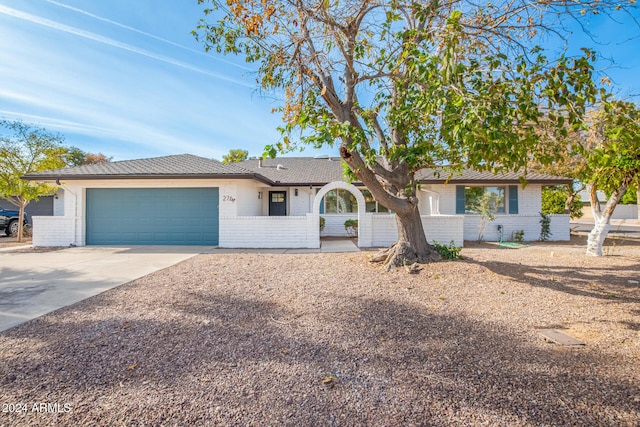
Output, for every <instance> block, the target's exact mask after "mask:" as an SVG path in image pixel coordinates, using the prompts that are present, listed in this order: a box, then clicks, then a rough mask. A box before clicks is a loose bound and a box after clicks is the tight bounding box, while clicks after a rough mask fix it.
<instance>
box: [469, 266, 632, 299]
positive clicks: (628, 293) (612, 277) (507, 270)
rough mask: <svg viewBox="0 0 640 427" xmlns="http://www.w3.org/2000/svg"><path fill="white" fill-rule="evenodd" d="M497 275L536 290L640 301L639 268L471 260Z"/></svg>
mask: <svg viewBox="0 0 640 427" xmlns="http://www.w3.org/2000/svg"><path fill="white" fill-rule="evenodd" d="M466 262H471V263H475V264H478V265H481V266H483V267H486V268H488V269H489V270H491V271H493V272H494V273H496V274H499V275H502V276H505V277H509V278H510V279H513V280H515V281H517V282H520V283H524V284H527V285H530V286H535V287H544V288H548V289H553V290H556V291H560V292H565V293H567V294H571V295H578V296H585V297H590V298H597V299H605V300H614V299H615V300H616V301H618V302H626V303H638V302H640V286H639V285H638V284H637V283H634V282H633V281H634V280H637V279H638V265H636V264H630V265H628V266H616V267H605V266H601V265H600V266H599V265H593V266H591V267H588V266H583V267H581V268H580V269H576V268H567V267H564V266H562V265H561V264H559V263H555V262H554V261H553V259H551V258H550V260H549V263H548V264H547V265H531V264H528V265H522V264H520V263H515V262H503V261H496V260H487V261H484V260H483V261H473V260H467V261H466Z"/></svg>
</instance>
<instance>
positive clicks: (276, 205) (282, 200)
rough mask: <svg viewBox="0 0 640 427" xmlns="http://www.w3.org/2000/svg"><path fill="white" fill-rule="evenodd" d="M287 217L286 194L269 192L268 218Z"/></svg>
mask: <svg viewBox="0 0 640 427" xmlns="http://www.w3.org/2000/svg"><path fill="white" fill-rule="evenodd" d="M286 215H287V192H286V191H269V216H286Z"/></svg>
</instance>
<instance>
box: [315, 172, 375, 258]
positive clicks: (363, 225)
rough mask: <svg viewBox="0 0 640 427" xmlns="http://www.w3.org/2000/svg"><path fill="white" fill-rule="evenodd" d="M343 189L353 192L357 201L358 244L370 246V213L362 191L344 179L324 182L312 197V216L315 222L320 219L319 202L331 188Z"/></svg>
mask: <svg viewBox="0 0 640 427" xmlns="http://www.w3.org/2000/svg"><path fill="white" fill-rule="evenodd" d="M337 189H343V190H346V191H348V192H350V193H351V194H353V195H354V196H355V198H356V201H357V202H358V246H359V247H368V246H371V221H370V218H369V217H370V214H367V212H366V205H365V200H364V196H363V195H362V192H360V190H358V188H356V187H355V186H354V185H352V184H349V183H347V182H344V181H334V182H330V183H328V184H326V185H325V186H324V187H322V188H321V189H320V190H319V191H318V192H317V193H316V196H315V198H314V199H313V210H312V213H313V216H314V218H315V219H316V221H315V222H317V223H318V224H319V219H320V203H321V202H322V198H323V197H324V196H325V195H326V194H327V193H328V192H329V191H331V190H337Z"/></svg>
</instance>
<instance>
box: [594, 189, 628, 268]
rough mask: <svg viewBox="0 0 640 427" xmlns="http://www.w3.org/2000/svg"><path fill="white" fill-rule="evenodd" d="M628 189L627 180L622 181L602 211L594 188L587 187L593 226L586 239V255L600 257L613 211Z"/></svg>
mask: <svg viewBox="0 0 640 427" xmlns="http://www.w3.org/2000/svg"><path fill="white" fill-rule="evenodd" d="M628 187H629V182H628V180H627V181H623V182H622V184H621V185H620V187H618V188H617V189H616V190H615V191H614V192H613V194H611V197H609V200H607V204H606V205H605V206H604V209H601V208H600V203H599V202H598V196H597V189H596V186H595V185H590V186H589V201H590V202H591V212H592V213H593V221H594V226H593V230H591V232H589V237H588V238H587V255H589V256H602V246H603V245H604V241H605V239H606V238H607V233H609V228H611V215H613V211H614V210H615V208H616V206H617V205H618V202H619V201H620V199H622V196H623V195H624V192H625V191H627V188H628Z"/></svg>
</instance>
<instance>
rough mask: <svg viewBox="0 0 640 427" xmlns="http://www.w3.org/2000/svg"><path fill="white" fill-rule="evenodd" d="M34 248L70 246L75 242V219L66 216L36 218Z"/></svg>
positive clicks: (34, 220) (34, 223)
mask: <svg viewBox="0 0 640 427" xmlns="http://www.w3.org/2000/svg"><path fill="white" fill-rule="evenodd" d="M32 218H33V219H32V221H33V246H69V245H71V244H75V243H74V240H73V226H74V223H73V221H74V219H73V218H72V217H66V216H34V217H32Z"/></svg>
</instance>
